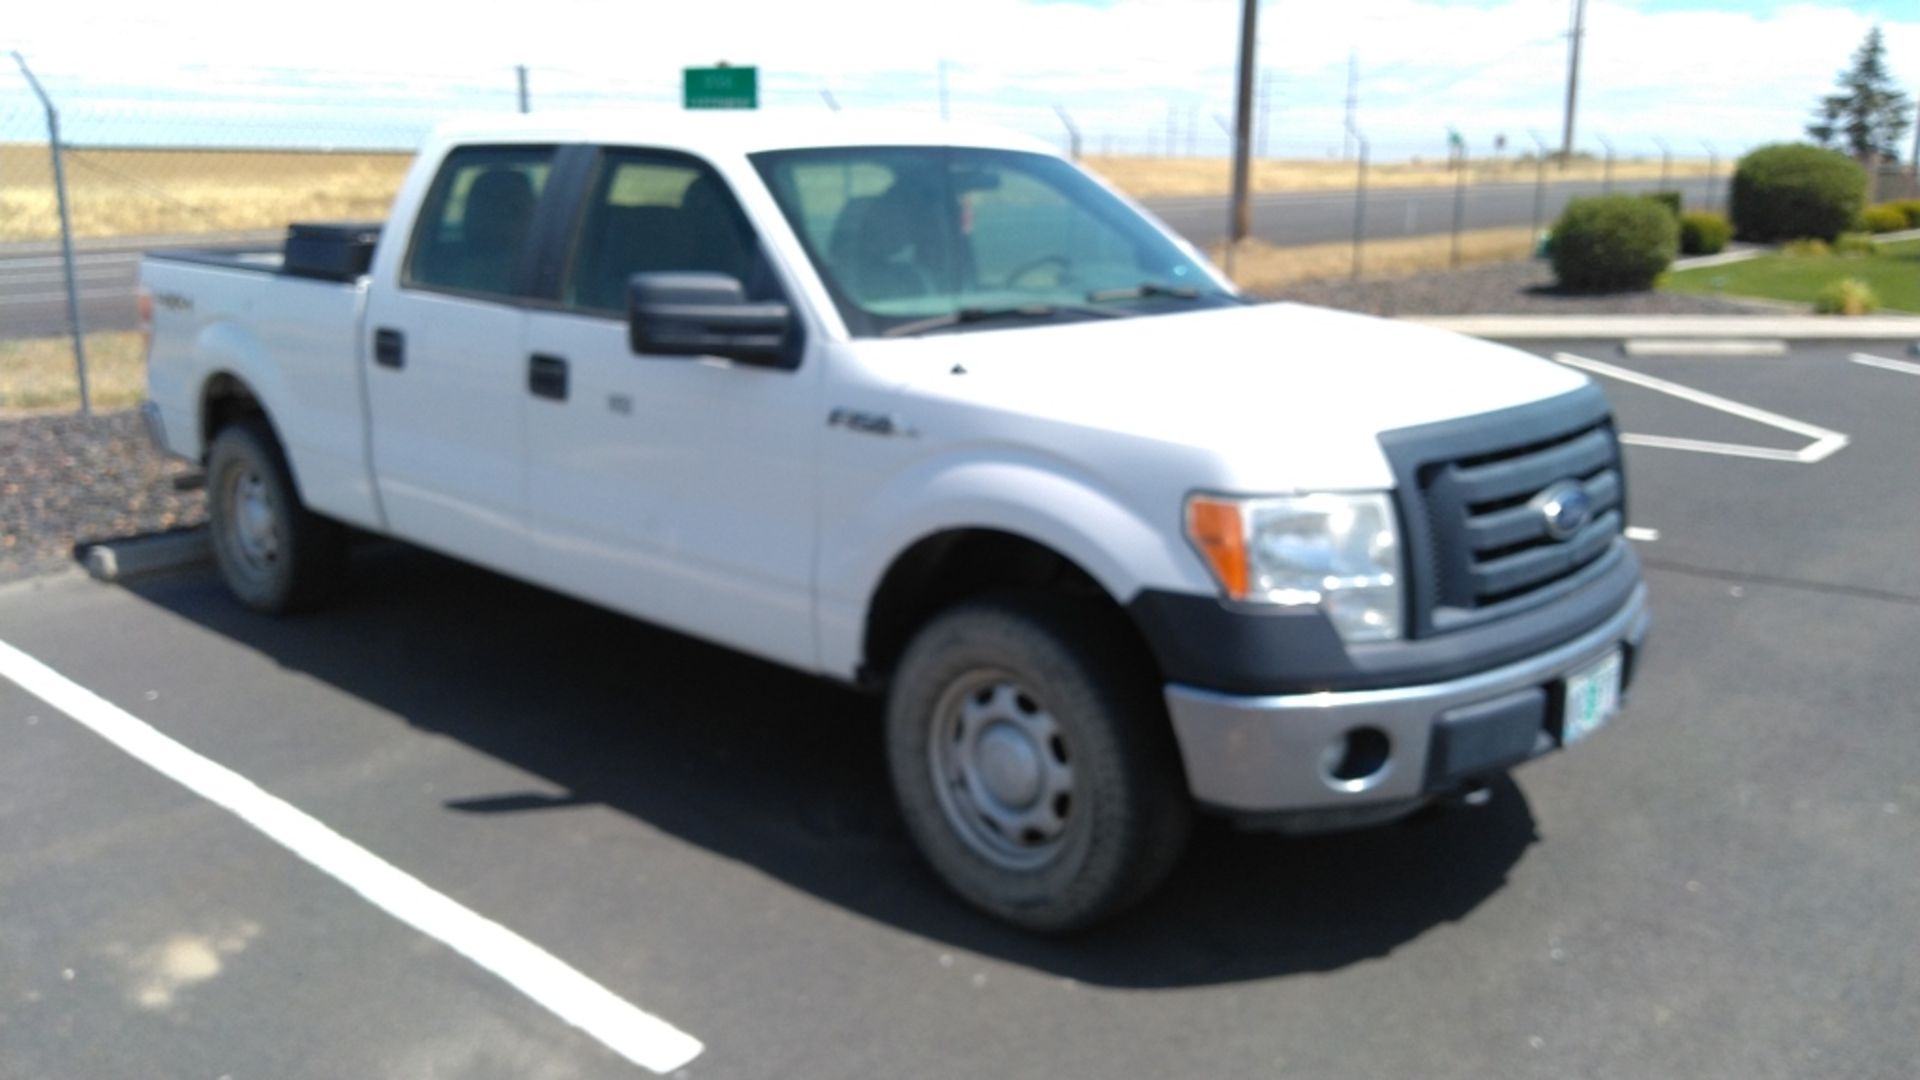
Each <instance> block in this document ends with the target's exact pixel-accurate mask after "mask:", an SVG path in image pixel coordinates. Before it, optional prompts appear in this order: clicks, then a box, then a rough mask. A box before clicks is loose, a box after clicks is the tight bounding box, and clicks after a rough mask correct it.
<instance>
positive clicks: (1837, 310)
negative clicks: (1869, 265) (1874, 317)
mask: <svg viewBox="0 0 1920 1080" xmlns="http://www.w3.org/2000/svg"><path fill="white" fill-rule="evenodd" d="M1879 306H1880V298H1879V297H1877V296H1875V295H1874V294H1873V287H1872V286H1870V285H1868V284H1867V283H1866V282H1864V281H1861V280H1860V279H1859V278H1841V279H1840V280H1839V281H1836V282H1834V283H1833V284H1831V285H1828V286H1827V287H1826V288H1824V289H1821V290H1820V292H1819V293H1818V294H1817V295H1815V296H1814V298H1813V310H1815V311H1817V312H1819V313H1820V314H1822V315H1871V314H1872V313H1873V312H1874V311H1875V309H1877V308H1879Z"/></svg>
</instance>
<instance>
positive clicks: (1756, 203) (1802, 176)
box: [1728, 143, 1867, 243]
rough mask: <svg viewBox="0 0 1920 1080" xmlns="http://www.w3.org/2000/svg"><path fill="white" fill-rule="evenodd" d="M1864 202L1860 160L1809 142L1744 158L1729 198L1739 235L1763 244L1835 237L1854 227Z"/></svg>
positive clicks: (1864, 183)
mask: <svg viewBox="0 0 1920 1080" xmlns="http://www.w3.org/2000/svg"><path fill="white" fill-rule="evenodd" d="M1866 201H1867V172H1866V170H1865V169H1862V168H1861V167H1860V164H1859V162H1856V161H1854V160H1853V159H1852V158H1850V157H1848V156H1846V155H1845V154H1842V153H1840V152H1839V151H1837V150H1822V149H1820V148H1819V147H1817V146H1809V145H1807V144H1805V143H1779V144H1775V145H1773V146H1763V147H1761V148H1760V149H1758V150H1755V151H1754V152H1752V153H1750V154H1748V155H1747V156H1746V157H1743V158H1741V159H1740V165H1739V167H1738V168H1736V169H1735V170H1734V173H1733V189H1732V193H1731V194H1730V195H1729V197H1728V205H1729V208H1730V209H1731V211H1732V215H1733V224H1734V228H1735V230H1736V231H1737V232H1738V233H1739V235H1740V238H1741V239H1742V240H1754V241H1758V242H1761V243H1772V242H1774V241H1777V240H1792V239H1796V238H1798V237H1802V236H1811V237H1817V238H1819V239H1821V240H1832V239H1833V238H1834V237H1836V236H1839V235H1840V234H1841V233H1843V232H1845V231H1846V230H1848V229H1850V228H1852V227H1853V223H1854V220H1855V219H1856V218H1858V217H1859V216H1860V210H1861V208H1862V207H1864V206H1865V205H1866Z"/></svg>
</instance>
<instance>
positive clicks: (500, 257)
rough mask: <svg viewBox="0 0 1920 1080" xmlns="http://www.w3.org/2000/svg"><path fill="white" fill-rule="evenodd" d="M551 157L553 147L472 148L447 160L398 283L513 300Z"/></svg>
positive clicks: (549, 167)
mask: <svg viewBox="0 0 1920 1080" xmlns="http://www.w3.org/2000/svg"><path fill="white" fill-rule="evenodd" d="M553 154H554V148H553V147H551V146H470V147H465V148H462V149H459V150H455V151H454V152H453V153H451V154H449V155H447V160H446V162H445V163H444V164H442V165H441V166H440V175H438V176H436V177H434V180H433V188H432V189H431V190H430V191H428V192H427V201H426V204H425V205H424V206H422V207H421V209H420V220H419V223H418V224H417V225H416V226H415V227H414V231H413V246H412V248H411V249H410V250H409V251H408V253H407V265H406V271H405V273H404V274H402V275H401V282H402V283H403V284H405V285H408V286H414V287H423V288H431V289H449V290H453V291H455V292H466V293H479V294H482V295H487V296H511V295H514V293H515V292H516V289H515V284H516V278H517V276H518V272H519V268H520V263H521V261H522V258H523V257H524V255H525V254H526V250H527V245H528V244H529V243H530V242H531V239H532V233H533V210H534V207H535V206H536V205H538V203H539V201H540V192H541V190H542V189H543V188H545V187H546V183H547V174H548V173H549V172H551V171H552V168H553Z"/></svg>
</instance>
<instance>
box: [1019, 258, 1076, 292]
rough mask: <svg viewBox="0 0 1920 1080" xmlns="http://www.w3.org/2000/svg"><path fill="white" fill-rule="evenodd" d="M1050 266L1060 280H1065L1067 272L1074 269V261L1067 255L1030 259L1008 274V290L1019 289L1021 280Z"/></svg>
mask: <svg viewBox="0 0 1920 1080" xmlns="http://www.w3.org/2000/svg"><path fill="white" fill-rule="evenodd" d="M1050 266H1051V267H1054V268H1055V270H1056V273H1057V278H1058V279H1064V278H1065V277H1066V273H1067V271H1068V270H1069V269H1071V268H1072V267H1073V260H1072V259H1069V258H1067V257H1066V256H1065V255H1042V256H1040V257H1039V258H1037V259H1029V260H1028V261H1026V262H1023V263H1021V264H1020V265H1019V266H1016V267H1014V268H1013V269H1012V270H1011V271H1009V272H1008V274H1007V288H1009V289H1014V288H1019V287H1020V286H1019V282H1020V279H1021V278H1023V277H1026V276H1027V275H1029V274H1034V273H1038V272H1040V271H1042V270H1045V269H1046V268H1048V267H1050Z"/></svg>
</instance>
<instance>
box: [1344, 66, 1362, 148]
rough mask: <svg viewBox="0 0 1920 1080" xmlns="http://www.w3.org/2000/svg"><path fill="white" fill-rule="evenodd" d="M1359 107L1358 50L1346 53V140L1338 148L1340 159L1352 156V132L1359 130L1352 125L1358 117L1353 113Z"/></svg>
mask: <svg viewBox="0 0 1920 1080" xmlns="http://www.w3.org/2000/svg"><path fill="white" fill-rule="evenodd" d="M1359 108H1360V50H1359V49H1353V50H1351V51H1349V52H1348V53H1347V142H1346V145H1345V146H1343V147H1342V148H1341V150H1340V156H1341V158H1342V159H1346V158H1351V157H1352V156H1353V140H1354V132H1356V131H1358V130H1360V129H1359V128H1357V127H1355V126H1354V122H1355V121H1356V120H1357V119H1358V118H1357V116H1356V115H1355V114H1356V112H1357V111H1358V110H1359Z"/></svg>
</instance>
